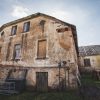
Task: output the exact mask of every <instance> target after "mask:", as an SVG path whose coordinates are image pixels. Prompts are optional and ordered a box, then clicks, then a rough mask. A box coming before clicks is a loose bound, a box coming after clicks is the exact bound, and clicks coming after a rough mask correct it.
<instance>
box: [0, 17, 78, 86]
mask: <svg viewBox="0 0 100 100" xmlns="http://www.w3.org/2000/svg"><path fill="white" fill-rule="evenodd" d="M41 20H45V24H44V29H42V28H43V27H42V28H41V25H40V24H39V23H40V22H41ZM28 21H30V31H29V32H25V33H24V32H23V24H24V23H25V22H28ZM15 25H17V33H16V35H13V36H11V28H12V26H15ZM64 27H68V31H65V32H60V33H58V32H57V29H58V28H64ZM3 31H4V38H3V40H4V41H2V37H1V38H0V39H1V40H0V46H1V47H2V50H1V54H2V57H1V58H2V59H1V60H0V63H1V64H3V65H16V66H24V67H33V68H34V67H37V68H34V69H32V70H29V71H28V74H27V77H26V79H27V85H30V86H31V85H32V86H35V85H36V79H35V78H36V76H35V75H36V74H35V73H36V72H37V71H46V72H48V74H49V76H48V81H49V83H48V85H49V86H51V87H54V86H55V84H56V86H57V84H58V81H57V80H58V76H57V75H58V67H57V66H58V62H60V61H68V60H70V63H71V64H73V66H70V67H71V68H70V83H71V84H70V85H72V86H76V83H77V81H76V77H77V73H78V66H77V52H76V48H75V41H74V38H73V34H72V29H71V26H66V25H64V24H62V23H61V22H59V21H57V20H54V19H49V18H46V17H43V16H39V17H36V18H33V19H30V20H26V21H22V22H19V23H17V24H14V25H11V26H8V27H6V28H4V30H3ZM42 39H46V40H47V47H46V59H37V44H38V40H42ZM15 44H21V46H22V48H21V59H20V61H17V62H16V61H13V51H14V45H15ZM40 67H41V68H40ZM42 67H43V68H42ZM52 67H56V68H52ZM73 71H74V72H75V73H74V74H73ZM71 72H72V73H71ZM61 73H62V77H63V78H64V77H65V76H64V75H65V74H64V68H62V69H61ZM0 75H1V74H0ZM66 78H67V77H66ZM67 79H68V78H67ZM67 79H66V81H67ZM66 84H67V83H66Z"/></svg>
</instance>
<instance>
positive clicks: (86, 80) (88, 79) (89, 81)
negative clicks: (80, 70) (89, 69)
mask: <svg viewBox="0 0 100 100" xmlns="http://www.w3.org/2000/svg"><path fill="white" fill-rule="evenodd" d="M81 82H82V85H89V86H95V87H100V80H96V79H95V78H93V77H92V74H91V73H90V74H89V73H85V74H83V75H81Z"/></svg>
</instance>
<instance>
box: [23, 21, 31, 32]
mask: <svg viewBox="0 0 100 100" xmlns="http://www.w3.org/2000/svg"><path fill="white" fill-rule="evenodd" d="M29 29H30V22H26V23H24V27H23V31H24V32H28V31H29Z"/></svg>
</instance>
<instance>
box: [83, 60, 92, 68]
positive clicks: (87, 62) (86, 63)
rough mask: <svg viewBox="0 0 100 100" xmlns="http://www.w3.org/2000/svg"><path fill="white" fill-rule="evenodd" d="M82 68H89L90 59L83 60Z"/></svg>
mask: <svg viewBox="0 0 100 100" xmlns="http://www.w3.org/2000/svg"><path fill="white" fill-rule="evenodd" d="M84 66H85V67H90V66H91V63H90V59H84Z"/></svg>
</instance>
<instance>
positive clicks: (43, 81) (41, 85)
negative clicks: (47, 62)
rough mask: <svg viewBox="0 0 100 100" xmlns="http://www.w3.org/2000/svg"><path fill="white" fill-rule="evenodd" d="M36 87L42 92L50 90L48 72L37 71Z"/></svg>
mask: <svg viewBox="0 0 100 100" xmlns="http://www.w3.org/2000/svg"><path fill="white" fill-rule="evenodd" d="M36 87H37V91H40V92H46V91H47V90H48V72H36Z"/></svg>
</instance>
